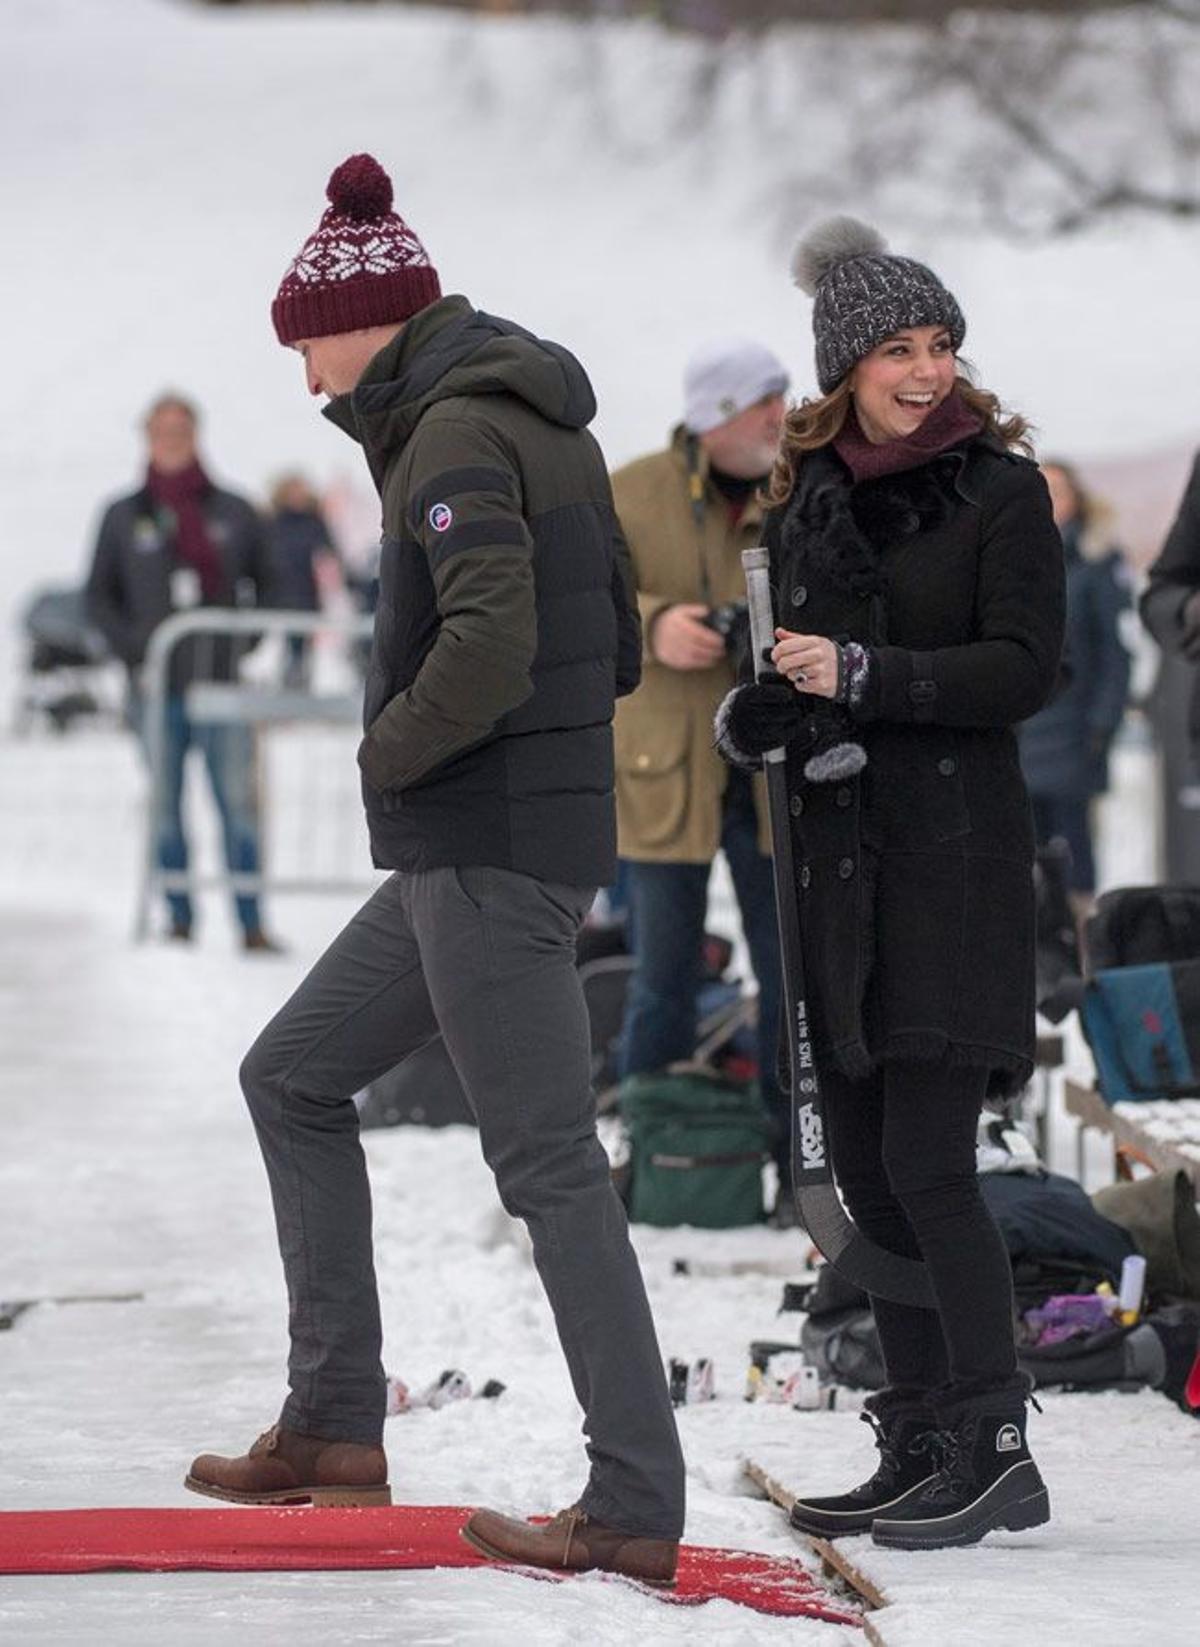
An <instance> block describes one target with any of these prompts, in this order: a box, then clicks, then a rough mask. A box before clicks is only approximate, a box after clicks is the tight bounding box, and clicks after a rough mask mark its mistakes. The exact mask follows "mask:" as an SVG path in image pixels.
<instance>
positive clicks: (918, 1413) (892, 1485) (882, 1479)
mask: <svg viewBox="0 0 1200 1647" xmlns="http://www.w3.org/2000/svg"><path fill="white" fill-rule="evenodd" d="M860 1417H862V1418H863V1419H864V1420H865V1422H866V1423H868V1424H870V1426H871V1428H872V1429H873V1430H874V1431H875V1445H876V1446H877V1447H878V1448H879V1468H878V1469H877V1470H876V1471H875V1474H874V1475H873V1476H872V1477H871V1479H870V1481H865V1482H864V1483H863V1485H862V1486H861V1487H855V1488H854V1489H853V1490H852V1491H851V1492H848V1493H839V1494H838V1495H837V1496H836V1497H833V1498H798V1499H797V1500H796V1502H795V1503H794V1504H793V1505H792V1509H791V1522H792V1526H793V1527H795V1528H797V1529H798V1530H799V1531H800V1532H802V1533H813V1534H816V1535H817V1536H818V1537H819V1538H846V1537H849V1535H850V1534H851V1533H867V1532H870V1530H871V1524H872V1522H873V1521H874V1520H875V1517H876V1516H879V1515H892V1514H894V1513H895V1512H896V1511H897V1510H900V1509H902V1508H903V1507H904V1505H905V1504H907V1503H908V1502H909V1500H910V1499H912V1498H913V1497H915V1496H916V1494H918V1493H919V1492H920V1491H921V1489H922V1488H923V1487H925V1486H926V1485H927V1484H928V1483H929V1482H930V1481H932V1479H933V1477H934V1471H935V1466H934V1463H933V1458H932V1456H931V1453H930V1443H931V1442H932V1439H933V1432H934V1430H935V1428H936V1425H935V1420H934V1416H933V1409H932V1407H931V1406H930V1405H929V1398H928V1395H927V1393H926V1392H924V1391H921V1390H900V1389H885V1390H880V1391H879V1392H878V1394H877V1395H872V1396H870V1397H868V1399H867V1401H866V1402H865V1403H864V1406H863V1411H862V1413H861V1414H860Z"/></svg>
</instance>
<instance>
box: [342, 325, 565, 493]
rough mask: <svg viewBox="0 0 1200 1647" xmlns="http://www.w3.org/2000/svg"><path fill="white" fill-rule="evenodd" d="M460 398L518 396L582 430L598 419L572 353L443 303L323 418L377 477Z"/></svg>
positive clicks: (400, 336) (402, 335) (385, 351)
mask: <svg viewBox="0 0 1200 1647" xmlns="http://www.w3.org/2000/svg"><path fill="white" fill-rule="evenodd" d="M458 395H515V396H516V397H517V398H518V399H520V400H523V401H525V402H526V403H527V404H528V405H530V406H532V407H533V409H534V410H535V411H536V412H538V413H540V415H541V416H542V417H544V418H547V419H549V421H550V422H552V423H558V424H561V425H562V426H563V427H565V428H568V429H582V428H585V427H586V426H587V424H589V423H590V422H591V420H592V418H593V417H594V416H595V415H596V397H595V395H594V394H593V392H592V386H591V383H590V382H589V381H588V376H587V373H586V372H585V371H584V369H583V367H582V366H581V365H580V364H579V362H578V361H577V360H576V359H575V356H574V355H573V354H571V352H570V351H569V350H568V349H564V348H563V347H562V345H561V344H558V343H548V342H545V341H544V340H543V339H541V338H537V337H534V336H533V334H532V333H531V332H527V331H525V330H524V328H523V327H520V326H517V325H515V324H514V323H513V322H512V321H511V320H499V319H497V318H496V316H495V315H488V314H484V313H483V312H482V311H481V310H478V309H474V308H472V306H471V304H470V303H469V302H468V301H467V299H466V298H465V297H446V298H442V299H441V300H440V301H439V302H437V303H433V304H430V306H429V307H428V308H427V309H422V310H421V312H420V313H419V314H417V315H415V316H414V317H413V319H412V320H410V321H409V322H408V324H407V325H406V326H405V327H404V328H403V329H402V330H401V331H400V332H398V333H397V334H396V336H395V337H394V338H393V339H392V340H391V342H390V343H387V344H385V345H384V347H383V348H382V349H381V350H380V351H379V353H378V354H377V355H376V356H375V358H374V359H373V360H372V361H371V363H370V364H369V365H368V367H367V369H366V371H365V372H364V373H363V375H362V378H361V379H360V381H359V383H358V387H357V388H355V389H353V390H352V391H351V392H350V393H349V394H348V395H340V396H338V397H337V398H336V399H334V400H332V401H330V403H329V405H328V406H326V408H325V416H326V417H328V418H329V419H330V421H331V422H333V423H336V424H337V425H338V427H339V428H341V429H344V430H345V431H346V432H347V434H349V435H351V436H352V437H353V438H354V439H356V440H359V441H361V442H362V445H363V447H364V448H365V450H366V453H367V458H368V461H369V462H370V464H371V468H372V472H373V473H375V474H376V478H377V479H378V476H379V471H380V468H381V466H382V465H383V464H384V463H385V462H386V461H387V460H388V459H390V458H392V457H394V456H395V454H396V453H397V452H398V451H399V450H400V449H401V448H402V447H403V446H404V445H405V443H406V442H407V441H408V439H409V437H410V436H411V435H412V433H413V430H414V429H415V428H416V426H417V424H418V423H419V422H420V420H421V418H422V417H423V416H424V414H425V413H426V412H427V411H428V410H429V408H430V407H431V406H434V405H436V404H437V402H438V401H440V400H450V399H452V398H453V397H455V396H458Z"/></svg>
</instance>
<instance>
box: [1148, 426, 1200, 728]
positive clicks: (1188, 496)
mask: <svg viewBox="0 0 1200 1647" xmlns="http://www.w3.org/2000/svg"><path fill="white" fill-rule="evenodd" d="M1140 612H1141V618H1142V622H1143V623H1144V624H1145V625H1146V628H1147V629H1148V630H1149V631H1150V633H1151V634H1152V635H1153V636H1154V638H1155V640H1156V641H1157V642H1158V644H1159V645H1160V646H1161V647H1162V648H1163V650H1164V651H1166V652H1174V653H1175V654H1176V655H1177V656H1179V657H1183V658H1186V659H1187V660H1188V662H1189V663H1200V453H1198V454H1197V456H1196V461H1195V463H1194V464H1193V465H1192V473H1191V476H1190V477H1189V479H1188V483H1187V487H1186V488H1185V490H1184V494H1183V498H1182V499H1181V501H1180V504H1179V513H1178V514H1177V515H1176V516H1175V520H1174V522H1173V523H1172V526H1171V530H1170V531H1169V532H1168V533H1167V541H1166V542H1165V543H1164V544H1163V547H1162V553H1161V554H1160V555H1159V557H1158V559H1157V560H1156V561H1155V562H1154V564H1153V566H1151V568H1150V574H1149V581H1148V583H1147V585H1146V588H1145V591H1144V592H1143V594H1142V598H1141V602H1140ZM1189 726H1190V729H1191V735H1192V745H1193V752H1194V753H1196V752H1197V750H1198V745H1200V674H1197V676H1196V681H1195V684H1194V686H1193V688H1192V708H1191V716H1190V719H1189Z"/></svg>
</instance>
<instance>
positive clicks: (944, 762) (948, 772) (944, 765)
mask: <svg viewBox="0 0 1200 1647" xmlns="http://www.w3.org/2000/svg"><path fill="white" fill-rule="evenodd" d="M938 771H939V772H940V773H941V774H942V777H943V778H952V777H953V776H954V774H955V773H956V772H957V771H958V762H957V761H956V760H955V759H954V756H953V755H943V756H942V758H941V760H940V761H939V762H938Z"/></svg>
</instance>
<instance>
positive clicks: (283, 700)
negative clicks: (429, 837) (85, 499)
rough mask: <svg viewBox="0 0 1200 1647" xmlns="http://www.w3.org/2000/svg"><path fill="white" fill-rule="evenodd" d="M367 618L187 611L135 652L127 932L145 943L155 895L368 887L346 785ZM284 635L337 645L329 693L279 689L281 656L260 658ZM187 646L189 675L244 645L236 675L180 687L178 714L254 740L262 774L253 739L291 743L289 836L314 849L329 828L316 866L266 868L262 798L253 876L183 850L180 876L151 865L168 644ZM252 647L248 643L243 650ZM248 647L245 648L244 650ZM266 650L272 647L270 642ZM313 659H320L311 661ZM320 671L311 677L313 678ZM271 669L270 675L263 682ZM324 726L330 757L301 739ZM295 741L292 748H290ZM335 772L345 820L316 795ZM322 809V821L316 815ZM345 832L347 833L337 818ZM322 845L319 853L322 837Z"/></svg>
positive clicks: (353, 801) (163, 745)
mask: <svg viewBox="0 0 1200 1647" xmlns="http://www.w3.org/2000/svg"><path fill="white" fill-rule="evenodd" d="M372 622H373V620H372V619H371V618H370V617H366V616H349V615H347V616H345V617H338V616H335V615H331V614H328V613H324V612H276V611H259V610H253V611H250V610H244V611H238V610H231V609H229V608H223V607H199V608H196V609H194V610H192V611H189V612H179V613H176V614H175V615H174V616H173V617H170V618H168V619H167V620H166V621H165V622H164V623H162V624H160V625H159V627H158V628H157V629H156V630H155V631H154V634H153V635H152V636H151V638H150V644H149V646H148V647H147V650H146V660H145V664H144V666H143V671H142V690H143V710H142V712H143V715H144V722H143V727H142V736H143V741H144V744H145V749H146V758H147V764H148V767H149V778H150V786H149V795H148V804H147V811H146V831H145V851H144V856H143V869H142V877H141V884H140V887H139V891H138V902H137V914H136V922H135V935H136V937H137V938H139V939H143V938H145V937H146V936H147V935H148V933H149V930H150V918H151V909H152V906H153V903H154V900H155V898H156V896H161V895H164V894H166V893H170V892H182V893H186V894H188V895H189V896H192V895H195V894H197V893H199V892H203V891H207V890H212V889H214V888H220V889H223V890H225V891H226V892H228V893H229V894H230V895H235V894H248V895H261V894H263V893H266V892H284V893H287V892H309V893H331V892H332V893H345V892H359V891H362V890H364V889H366V888H369V887H371V886H373V885H374V884H375V883H374V882H373V881H372V880H371V879H370V875H369V870H370V859H369V856H368V854H367V851H366V846H365V827H364V826H363V824H362V819H361V803H360V800H359V793H358V785H357V768H356V766H355V762H354V750H355V746H356V744H357V739H358V731H359V728H360V727H361V723H362V682H361V678H360V676H359V675H358V674H357V673H356V671H355V670H354V666H353V661H352V659H351V656H350V654H351V651H352V648H353V647H354V646H355V645H356V644H362V643H364V642H366V641H368V640H369V637H370V634H371V629H372ZM291 636H300V637H317V636H319V637H321V641H322V645H323V649H326V650H327V649H328V644H329V643H330V642H333V643H335V644H336V643H340V646H341V651H342V658H341V660H339V661H340V663H341V664H342V665H344V667H342V670H341V672H342V674H343V676H344V684H343V685H342V686H340V687H336V688H335V689H334V690H332V691H314V690H311V689H309V688H308V687H307V686H304V685H300V686H297V685H288V684H286V682H285V680H284V678H283V674H284V660H283V657H282V655H276V656H274V657H272V655H271V651H272V649H271V646H270V642H271V641H272V640H275V639H278V640H280V641H286V640H287V639H288V638H289V637H291ZM185 642H186V643H187V644H188V646H189V648H190V649H191V650H192V652H193V662H194V668H193V669H191V670H189V672H191V673H195V674H196V676H197V677H202V676H203V675H204V674H205V673H206V672H208V671H210V670H211V669H212V667H213V663H214V661H215V660H216V659H217V658H219V657H222V656H224V657H225V658H226V659H228V658H229V657H230V656H231V655H234V654H236V653H237V651H238V648H239V646H240V647H241V648H244V649H246V655H245V657H244V659H243V660H242V668H244V669H245V676H244V678H243V676H242V675H241V674H240V673H239V672H238V670H237V668H236V667H235V671H234V672H235V677H236V678H233V679H229V680H211V679H203V678H197V679H194V680H191V681H189V682H187V683H186V684H185V685H184V687H183V690H182V693H181V696H182V699H183V705H184V712H185V714H186V716H187V719H188V721H189V722H190V723H192V724H193V725H194V726H196V727H214V726H241V727H245V728H247V729H248V730H249V732H250V733H251V734H252V735H253V736H254V738H255V759H256V761H257V762H258V763H259V770H260V772H261V768H262V761H261V755H262V740H261V738H260V737H259V734H261V733H263V732H264V731H266V730H267V729H273V731H274V732H276V733H278V734H279V739H278V740H277V741H280V742H282V741H284V740H286V739H290V740H291V745H292V747H291V748H290V750H289V751H288V753H289V754H290V756H291V757H292V758H291V759H290V761H289V762H288V763H287V764H288V765H289V766H290V768H291V769H292V770H293V772H295V771H296V770H297V769H298V770H299V774H300V779H301V782H302V784H303V785H304V786H305V789H306V791H307V793H306V796H305V801H306V804H305V805H304V806H303V807H302V808H299V809H297V822H298V826H299V829H300V831H301V832H303V834H304V835H305V837H306V838H307V839H308V840H309V842H310V843H315V842H316V841H317V840H318V839H319V838H320V836H321V833H322V830H323V829H324V830H325V832H326V834H328V833H329V826H330V824H331V821H332V823H333V825H334V830H333V832H334V833H335V834H336V835H337V837H338V839H337V840H336V841H335V842H334V844H333V847H332V850H327V851H326V854H325V858H326V865H327V867H324V868H314V867H312V860H313V855H312V854H310V860H309V865H308V866H307V867H306V866H304V865H303V864H302V865H301V866H300V867H298V868H296V867H294V868H292V869H290V870H287V869H285V870H282V871H275V870H273V869H272V868H271V852H270V847H269V841H268V824H269V822H270V821H271V819H270V812H271V806H270V800H269V799H268V798H263V799H262V801H261V803H260V806H259V809H258V810H259V815H260V837H261V855H260V861H259V868H258V871H257V872H256V873H246V872H241V871H235V870H231V869H230V867H229V866H228V864H227V863H226V864H224V865H223V867H221V868H218V869H212V870H210V869H202V868H200V867H198V866H197V864H196V861H195V859H194V857H193V856H192V855H191V854H189V858H188V867H187V868H186V869H179V870H168V869H164V868H163V867H162V866H161V864H160V863H159V852H160V841H159V820H160V815H161V810H162V802H163V799H164V796H165V792H166V785H167V782H168V772H167V753H168V748H167V712H168V700H169V698H170V697H171V672H172V664H173V663H174V661H175V660H176V659H177V658H178V656H179V648H180V646H181V645H182V644H183V643H185ZM255 642H258V643H259V644H258V645H257V646H255ZM252 646H253V647H254V650H253V651H252V652H251V651H249V650H248V649H249V648H250V647H252ZM274 650H275V653H276V654H280V652H281V649H280V648H278V647H276V648H275V649H274ZM322 661H323V660H322ZM319 672H320V671H318V673H319ZM272 674H273V675H274V676H275V677H276V678H271V677H272ZM318 729H324V730H325V731H328V732H330V733H332V734H333V735H334V737H333V743H334V745H335V747H334V749H333V750H332V751H324V752H323V753H326V754H332V756H333V759H332V760H323V759H319V758H317V757H316V756H314V753H313V750H314V744H313V740H312V738H311V736H309V735H310V734H312V733H314V732H315V731H317V730H318ZM298 739H299V741H297V740H298ZM335 765H336V769H337V770H338V771H339V772H340V773H341V775H342V778H343V779H344V780H346V782H348V783H350V784H352V786H353V791H352V797H351V798H350V799H349V800H347V801H340V802H338V803H337V809H338V812H339V815H340V814H343V813H345V814H347V816H346V817H345V818H340V820H339V819H332V820H331V818H330V816H329V812H330V804H331V803H330V802H329V799H328V793H323V792H322V788H321V776H322V774H323V773H324V772H326V771H329V770H332V769H333V767H334V766H335ZM323 807H324V808H325V812H324V814H323V812H322V808H323ZM351 812H352V814H353V825H352V827H351V826H349V813H351ZM326 846H327V847H328V846H329V843H328V841H327V842H326Z"/></svg>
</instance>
